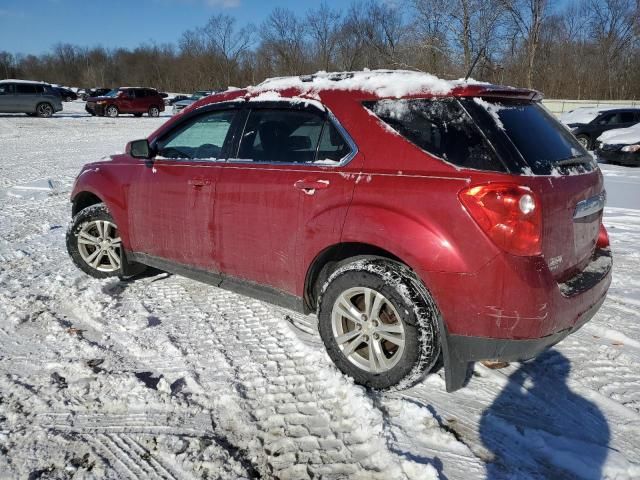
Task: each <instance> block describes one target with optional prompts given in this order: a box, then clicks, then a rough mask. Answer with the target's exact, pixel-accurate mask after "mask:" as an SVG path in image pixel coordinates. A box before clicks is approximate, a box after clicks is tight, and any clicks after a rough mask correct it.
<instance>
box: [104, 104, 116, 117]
mask: <svg viewBox="0 0 640 480" xmlns="http://www.w3.org/2000/svg"><path fill="white" fill-rule="evenodd" d="M104 113H105V115H106V116H107V117H112V118H113V117H117V116H118V114H119V113H120V112H119V111H118V107H116V106H115V105H109V106H108V107H107V109H106V110H105V111H104Z"/></svg>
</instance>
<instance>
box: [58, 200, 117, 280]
mask: <svg viewBox="0 0 640 480" xmlns="http://www.w3.org/2000/svg"><path fill="white" fill-rule="evenodd" d="M98 222H99V223H98ZM105 227H106V230H105ZM104 232H106V235H105V233H104ZM83 239H84V241H83ZM107 239H108V241H105V240H107ZM119 239H120V237H119V235H118V228H117V226H116V224H115V223H114V221H113V218H112V217H111V214H110V213H109V210H107V207H106V205H105V204H104V203H97V204H95V205H92V206H90V207H87V208H85V209H83V210H81V211H80V212H78V213H77V214H76V216H75V217H73V220H72V221H71V225H70V226H69V229H68V230H67V239H66V240H67V251H68V252H69V255H70V256H71V259H72V260H73V263H75V265H76V267H78V268H79V269H80V270H82V271H83V272H85V273H86V274H88V275H91V276H92V277H94V278H109V277H117V276H120V275H122V273H123V272H122V243H121V242H120V241H119ZM100 240H102V241H100ZM114 240H116V241H114ZM100 250H101V251H102V253H100ZM96 252H98V253H96Z"/></svg>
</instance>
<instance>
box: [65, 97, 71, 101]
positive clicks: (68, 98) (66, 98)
mask: <svg viewBox="0 0 640 480" xmlns="http://www.w3.org/2000/svg"><path fill="white" fill-rule="evenodd" d="M64 101H65V102H72V101H73V98H71V97H65V99H64Z"/></svg>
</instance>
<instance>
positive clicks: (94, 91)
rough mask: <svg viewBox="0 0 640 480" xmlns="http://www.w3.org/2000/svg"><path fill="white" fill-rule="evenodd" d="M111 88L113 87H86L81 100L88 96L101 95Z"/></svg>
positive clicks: (85, 99)
mask: <svg viewBox="0 0 640 480" xmlns="http://www.w3.org/2000/svg"><path fill="white" fill-rule="evenodd" d="M111 90H113V89H112V88H103V87H100V88H88V89H87V90H85V91H84V93H83V94H82V100H84V101H85V102H86V101H87V98H90V97H102V96H103V95H106V94H107V93H109V92H110V91H111Z"/></svg>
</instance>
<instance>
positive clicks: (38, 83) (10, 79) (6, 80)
mask: <svg viewBox="0 0 640 480" xmlns="http://www.w3.org/2000/svg"><path fill="white" fill-rule="evenodd" d="M0 83H26V84H29V85H49V83H47V82H39V81H37V80H17V79H14V78H7V79H5V80H0Z"/></svg>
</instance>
